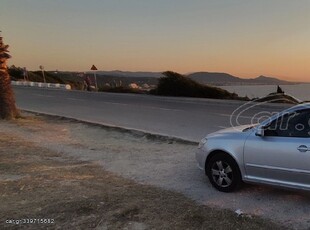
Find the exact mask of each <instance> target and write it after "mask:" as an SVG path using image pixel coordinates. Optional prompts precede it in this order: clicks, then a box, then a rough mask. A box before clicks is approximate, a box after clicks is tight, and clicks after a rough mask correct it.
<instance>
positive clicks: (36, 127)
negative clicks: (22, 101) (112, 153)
mask: <svg viewBox="0 0 310 230" xmlns="http://www.w3.org/2000/svg"><path fill="white" fill-rule="evenodd" d="M45 119H46V118H42V117H33V116H32V117H27V118H25V119H21V120H18V121H15V122H13V123H10V124H7V123H4V122H0V159H1V162H0V204H1V205H0V229H20V228H21V227H22V228H23V229H46V228H49V229H89V228H96V229H283V227H281V226H279V225H277V224H275V223H272V222H270V221H267V220H264V219H261V218H258V217H246V216H242V217H241V216H240V217H238V216H237V215H236V214H235V213H234V212H232V211H229V210H225V209H222V210H221V209H217V208H210V207H208V206H204V205H198V204H197V203H196V202H194V201H193V200H191V199H189V198H187V197H185V196H184V195H182V194H180V193H177V192H173V191H167V190H164V189H161V188H157V187H155V186H150V185H146V184H139V183H136V182H135V181H133V180H129V179H125V178H123V177H121V176H119V175H116V174H114V173H111V172H108V171H105V170H104V169H103V168H102V166H101V165H100V164H98V162H96V161H83V160H78V159H77V158H74V157H71V156H68V155H67V154H64V153H63V152H62V150H61V149H59V150H57V149H55V150H51V149H48V148H47V147H46V145H47V144H46V143H45V144H43V143H41V145H40V141H42V140H38V139H36V140H33V141H30V140H29V139H31V137H32V136H31V135H33V133H35V132H41V131H42V128H45V129H47V128H48V129H49V130H46V132H47V133H46V135H47V136H44V135H43V136H42V135H41V136H42V138H43V139H44V138H47V137H50V138H52V139H53V138H54V140H56V139H57V138H58V139H59V143H60V144H61V143H67V144H68V143H70V144H71V145H72V146H74V148H81V149H83V148H84V147H83V146H84V144H83V143H79V142H74V141H72V140H71V141H70V140H69V139H68V133H69V132H70V131H69V130H68V129H67V127H66V124H65V123H64V124H61V122H58V123H57V124H55V125H53V128H52V127H51V126H50V125H49V124H47V123H46V120H45ZM50 129H55V130H56V129H57V130H58V132H57V133H58V136H57V137H55V136H53V135H51V130H50ZM8 130H11V132H8ZM55 130H52V131H55ZM12 131H14V132H12ZM106 132H109V131H106ZM27 134H28V135H27ZM25 135H27V138H26V136H25ZM111 135H112V136H113V132H112V133H111ZM118 135H119V134H118ZM124 135H130V134H124ZM130 138H131V140H134V139H135V138H137V137H134V136H132V137H130ZM139 138H140V137H139ZM136 141H137V140H136ZM150 141H151V140H150ZM111 144H112V143H111ZM114 144H115V143H114ZM155 144H156V142H155ZM155 144H154V143H153V145H155ZM157 144H158V145H160V143H157ZM110 147H111V146H110ZM153 147H154V146H153ZM107 148H109V146H107ZM138 150H139V146H136V149H135V150H134V151H138ZM26 219H43V220H44V219H50V220H54V223H52V224H46V223H45V224H44V223H33V224H21V223H19V224H18V225H17V224H10V223H8V221H10V220H21V222H22V221H23V220H26Z"/></svg>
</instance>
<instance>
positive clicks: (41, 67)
mask: <svg viewBox="0 0 310 230" xmlns="http://www.w3.org/2000/svg"><path fill="white" fill-rule="evenodd" d="M39 68H40V69H41V71H42V76H43V81H44V83H46V79H45V75H44V67H43V66H42V65H40V66H39Z"/></svg>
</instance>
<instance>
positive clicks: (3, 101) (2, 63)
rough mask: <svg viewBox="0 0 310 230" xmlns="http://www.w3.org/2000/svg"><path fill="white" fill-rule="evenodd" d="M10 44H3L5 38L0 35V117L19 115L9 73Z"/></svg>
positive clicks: (7, 117) (12, 117) (8, 117)
mask: <svg viewBox="0 0 310 230" xmlns="http://www.w3.org/2000/svg"><path fill="white" fill-rule="evenodd" d="M8 48H9V46H8V45H4V44H3V38H2V36H1V35H0V118H1V119H14V118H17V117H18V116H19V112H18V110H17V108H16V104H15V97H14V93H13V89H12V86H11V79H10V75H9V74H8V67H7V64H6V62H7V59H9V58H10V57H11V56H10V55H9V54H8V52H9V51H8Z"/></svg>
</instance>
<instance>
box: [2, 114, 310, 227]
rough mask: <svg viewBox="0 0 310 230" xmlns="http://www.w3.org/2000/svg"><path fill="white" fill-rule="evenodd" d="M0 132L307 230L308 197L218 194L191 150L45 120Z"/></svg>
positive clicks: (273, 192) (270, 191)
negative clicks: (12, 134)
mask: <svg viewBox="0 0 310 230" xmlns="http://www.w3.org/2000/svg"><path fill="white" fill-rule="evenodd" d="M0 127H1V131H4V132H8V133H14V134H15V135H20V136H22V137H23V138H24V139H28V140H30V141H34V142H36V143H37V144H38V145H39V146H41V147H46V148H48V149H51V150H53V151H56V152H59V153H65V154H68V155H69V156H72V157H75V158H77V159H79V160H88V161H95V162H97V163H100V164H101V165H102V166H103V168H104V169H105V170H108V171H111V172H114V173H116V174H119V175H121V176H123V177H125V178H130V179H134V180H135V181H137V182H139V183H142V184H150V185H155V186H158V187H161V188H164V189H169V190H174V191H178V192H181V193H183V194H185V195H186V196H188V197H190V198H192V199H194V200H195V201H197V202H198V203H200V204H205V205H208V206H211V207H217V208H227V209H231V210H237V209H241V210H242V212H243V213H245V214H248V215H257V216H261V217H264V218H268V219H271V220H273V221H276V222H280V223H281V224H284V225H286V226H289V227H292V228H295V229H308V228H309V227H310V216H309V212H310V193H309V192H300V191H288V190H281V189H277V188H273V187H264V186H251V185H247V186H245V187H244V188H243V189H241V190H240V191H238V192H235V193H230V194H227V193H221V192H218V191H216V190H215V189H213V188H212V187H211V185H210V183H209V182H208V180H207V178H206V177H205V175H204V173H203V172H202V171H200V170H199V169H198V168H197V167H196V162H195V157H194V152H195V149H196V146H195V145H190V144H185V143H178V142H175V141H171V140H170V141H169V140H168V141H167V140H166V141H165V140H158V139H150V138H147V137H146V136H143V135H141V134H139V133H137V134H132V133H128V132H120V131H117V130H113V129H109V128H102V127H97V126H91V125H87V124H83V123H78V122H71V121H68V120H61V119H51V118H44V117H37V118H33V119H32V120H29V119H27V120H25V121H16V122H13V123H5V122H1V123H0ZM29 133H31V134H30V135H29Z"/></svg>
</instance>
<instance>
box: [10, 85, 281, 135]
mask: <svg viewBox="0 0 310 230" xmlns="http://www.w3.org/2000/svg"><path fill="white" fill-rule="evenodd" d="M14 91H15V94H16V101H17V105H18V107H19V108H20V109H25V110H32V111H37V112H43V113H49V114H57V115H60V116H66V117H71V118H76V119H80V120H85V121H91V122H95V123H100V124H108V125H114V126H121V127H125V128H130V129H137V130H143V131H146V132H150V133H156V134H164V135H169V136H174V137H180V138H183V139H187V140H192V141H199V140H200V139H201V138H202V137H204V136H205V135H206V134H208V133H210V132H213V131H216V130H218V129H221V128H224V127H230V126H231V125H230V119H231V118H232V121H233V124H234V125H235V124H236V119H237V121H238V122H239V123H240V124H247V123H251V119H252V118H253V117H254V116H255V114H258V113H261V112H262V111H265V113H266V112H268V113H270V112H276V111H279V110H282V109H283V108H284V107H285V106H283V105H270V104H269V105H255V106H249V105H246V106H243V105H244V104H245V103H244V102H241V101H230V100H212V99H193V98H175V97H157V96H150V95H134V94H116V93H95V92H81V91H62V90H48V89H40V88H24V87H14ZM240 106H243V107H241V109H239V112H238V113H234V111H235V110H236V109H238V108H240ZM242 110H245V111H244V112H241V113H240V111H242ZM232 114H233V115H232ZM237 114H239V115H240V116H236V115H237ZM231 115H232V116H231ZM265 115H266V114H265ZM254 121H257V120H256V119H254Z"/></svg>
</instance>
